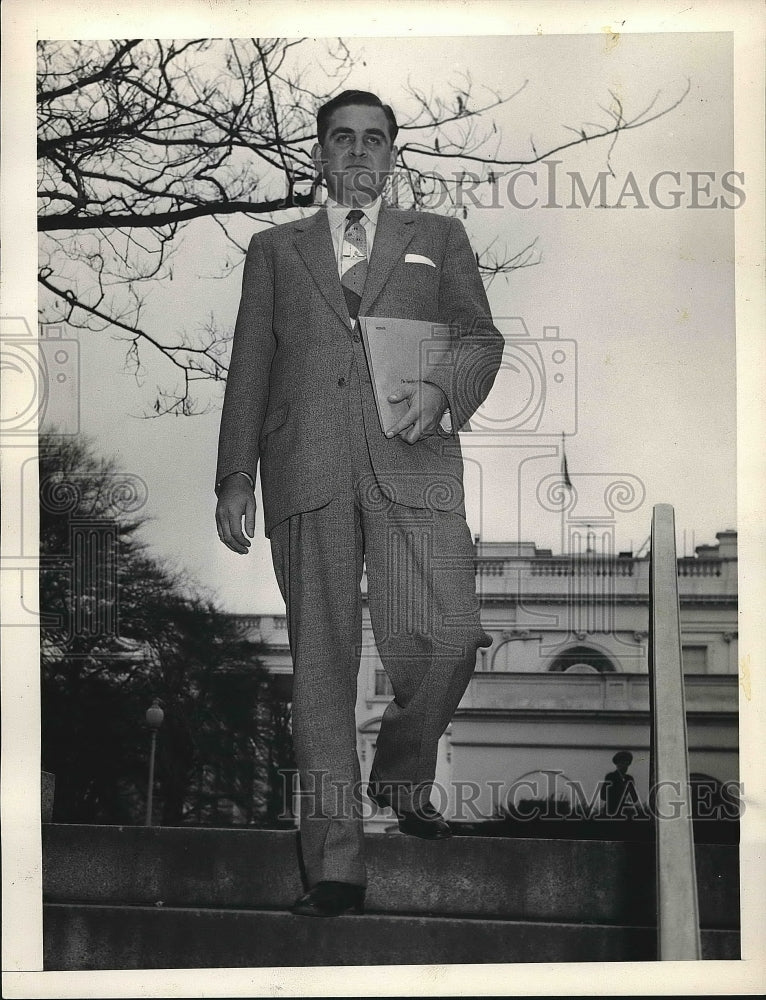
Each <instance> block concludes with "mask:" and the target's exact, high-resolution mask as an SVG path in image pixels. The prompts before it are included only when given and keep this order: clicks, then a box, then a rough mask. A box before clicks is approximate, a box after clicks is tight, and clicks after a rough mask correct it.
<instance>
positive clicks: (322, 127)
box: [317, 90, 399, 146]
mask: <svg viewBox="0 0 766 1000" xmlns="http://www.w3.org/2000/svg"><path fill="white" fill-rule="evenodd" d="M352 104H362V105H366V106H367V107H369V108H380V109H381V110H382V111H383V113H384V114H385V116H386V121H387V122H388V137H389V139H390V140H391V145H392V146H393V144H394V141H395V140H396V133H397V132H398V131H399V126H398V125H397V124H396V115H395V114H394V112H393V109H392V108H391V105H390V104H384V103H383V102H382V101H381V99H380V98H379V97H378V96H377V95H376V94H371V93H370V92H369V91H368V90H344V91H343V93H341V94H338V96H337V97H333V99H332V100H331V101H328V102H327V103H326V104H323V105H322V107H321V108H320V109H319V110H318V111H317V142H318V143H319V145H320V146H324V141H325V139H326V138H327V128H328V126H329V124H330V116H331V115H332V113H333V111H337V110H338V108H347V107H349V105H352Z"/></svg>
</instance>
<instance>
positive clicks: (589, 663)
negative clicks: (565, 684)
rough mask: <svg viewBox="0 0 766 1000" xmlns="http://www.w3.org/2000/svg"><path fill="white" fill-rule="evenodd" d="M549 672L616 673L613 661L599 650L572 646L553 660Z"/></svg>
mask: <svg viewBox="0 0 766 1000" xmlns="http://www.w3.org/2000/svg"><path fill="white" fill-rule="evenodd" d="M548 670H549V671H550V672H551V673H554V674H563V673H573V674H591V673H596V674H609V673H614V671H615V666H614V664H613V663H612V661H611V660H610V659H609V657H608V656H606V655H605V654H604V653H602V652H601V651H600V650H598V649H592V648H591V647H589V646H572V647H571V648H570V649H565V650H564V652H563V653H559V655H558V656H557V657H556V658H555V659H554V660H553V662H552V663H551V665H550V666H549V667H548Z"/></svg>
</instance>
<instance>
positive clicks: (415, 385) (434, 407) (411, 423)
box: [386, 381, 449, 444]
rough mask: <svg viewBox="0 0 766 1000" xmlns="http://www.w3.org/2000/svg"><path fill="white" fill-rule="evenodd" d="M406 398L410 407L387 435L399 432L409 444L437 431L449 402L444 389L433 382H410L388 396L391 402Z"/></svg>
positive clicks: (398, 401) (391, 435) (390, 435)
mask: <svg viewBox="0 0 766 1000" xmlns="http://www.w3.org/2000/svg"><path fill="white" fill-rule="evenodd" d="M405 399H406V400H407V401H408V402H409V404H410V406H409V409H408V410H407V412H406V413H405V414H404V415H403V416H401V417H400V418H399V420H397V422H396V423H395V424H394V426H393V427H390V428H389V429H388V430H387V431H386V437H393V436H394V435H395V434H398V435H399V437H401V438H402V440H403V441H406V442H407V443H408V444H415V442H416V441H418V440H419V439H420V438H422V437H426V436H427V435H429V434H435V433H436V430H437V428H438V426H439V421H440V420H441V418H442V417H443V416H444V411H445V410H446V409H447V406H448V405H449V404H448V400H447V397H446V396H445V395H444V391H443V390H442V389H440V388H439V386H438V385H434V383H433V382H417V381H415V382H408V383H406V385H404V386H402V388H401V389H399V390H398V391H397V392H392V393H391V395H390V396H389V397H388V401H389V403H400V402H402V400H405Z"/></svg>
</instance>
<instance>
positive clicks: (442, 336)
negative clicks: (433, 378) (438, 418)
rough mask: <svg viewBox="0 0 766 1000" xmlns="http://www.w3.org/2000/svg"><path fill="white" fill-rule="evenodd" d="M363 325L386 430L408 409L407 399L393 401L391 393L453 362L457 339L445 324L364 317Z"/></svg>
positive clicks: (380, 416)
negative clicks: (389, 399) (455, 339)
mask: <svg viewBox="0 0 766 1000" xmlns="http://www.w3.org/2000/svg"><path fill="white" fill-rule="evenodd" d="M359 326H360V328H361V331H362V341H363V342H364V349H365V351H366V353H367V362H368V364H369V367H370V377H371V379H372V386H373V389H374V392H375V402H376V404H377V408H378V418H379V419H380V427H381V430H382V431H383V433H384V434H385V432H386V431H387V430H389V428H391V427H393V425H394V424H395V423H396V422H397V420H399V418H400V417H401V416H403V414H405V413H406V412H407V408H408V406H409V404H408V403H407V401H406V400H403V401H402V402H400V403H390V402H389V401H388V397H389V395H391V393H393V392H398V391H399V390H400V389H402V388H403V387H404V386H405V384H406V383H411V382H417V381H424V382H427V381H428V373H429V370H431V369H433V368H436V367H439V366H444V365H445V364H450V363H451V361H452V352H453V349H454V341H453V340H452V339H451V337H450V329H449V327H448V326H447V325H445V324H443V323H426V322H423V321H422V320H413V319H391V318H387V317H381V316H360V317H359Z"/></svg>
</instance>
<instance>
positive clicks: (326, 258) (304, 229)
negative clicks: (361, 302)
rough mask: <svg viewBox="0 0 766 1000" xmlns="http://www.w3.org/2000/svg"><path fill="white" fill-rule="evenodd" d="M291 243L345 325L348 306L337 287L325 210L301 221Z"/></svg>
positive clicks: (335, 264)
mask: <svg viewBox="0 0 766 1000" xmlns="http://www.w3.org/2000/svg"><path fill="white" fill-rule="evenodd" d="M295 246H296V248H297V250H298V253H299V254H300V255H301V257H302V258H303V261H304V263H305V265H306V267H307V268H308V269H309V271H310V272H311V276H312V277H313V279H314V281H316V283H317V285H319V290H320V291H321V293H322V295H324V297H325V298H326V299H327V302H328V304H329V305H330V306H332V308H333V309H334V310H335V312H336V313H337V314H338V316H339V317H340V318H341V320H343V325H344V326H348V325H349V323H348V307H347V306H346V300H345V298H344V297H343V292H342V290H341V287H340V278H339V277H338V262H337V261H336V259H335V252H334V250H333V245H332V236H331V235H330V225H329V222H328V221H327V212H326V211H325V209H323V208H320V210H319V211H318V212H315V213H314V215H312V216H309V218H307V219H303V220H302V223H301V224H300V226H299V228H298V232H297V234H296V237H295ZM374 249H375V247H374V246H373V250H374Z"/></svg>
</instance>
